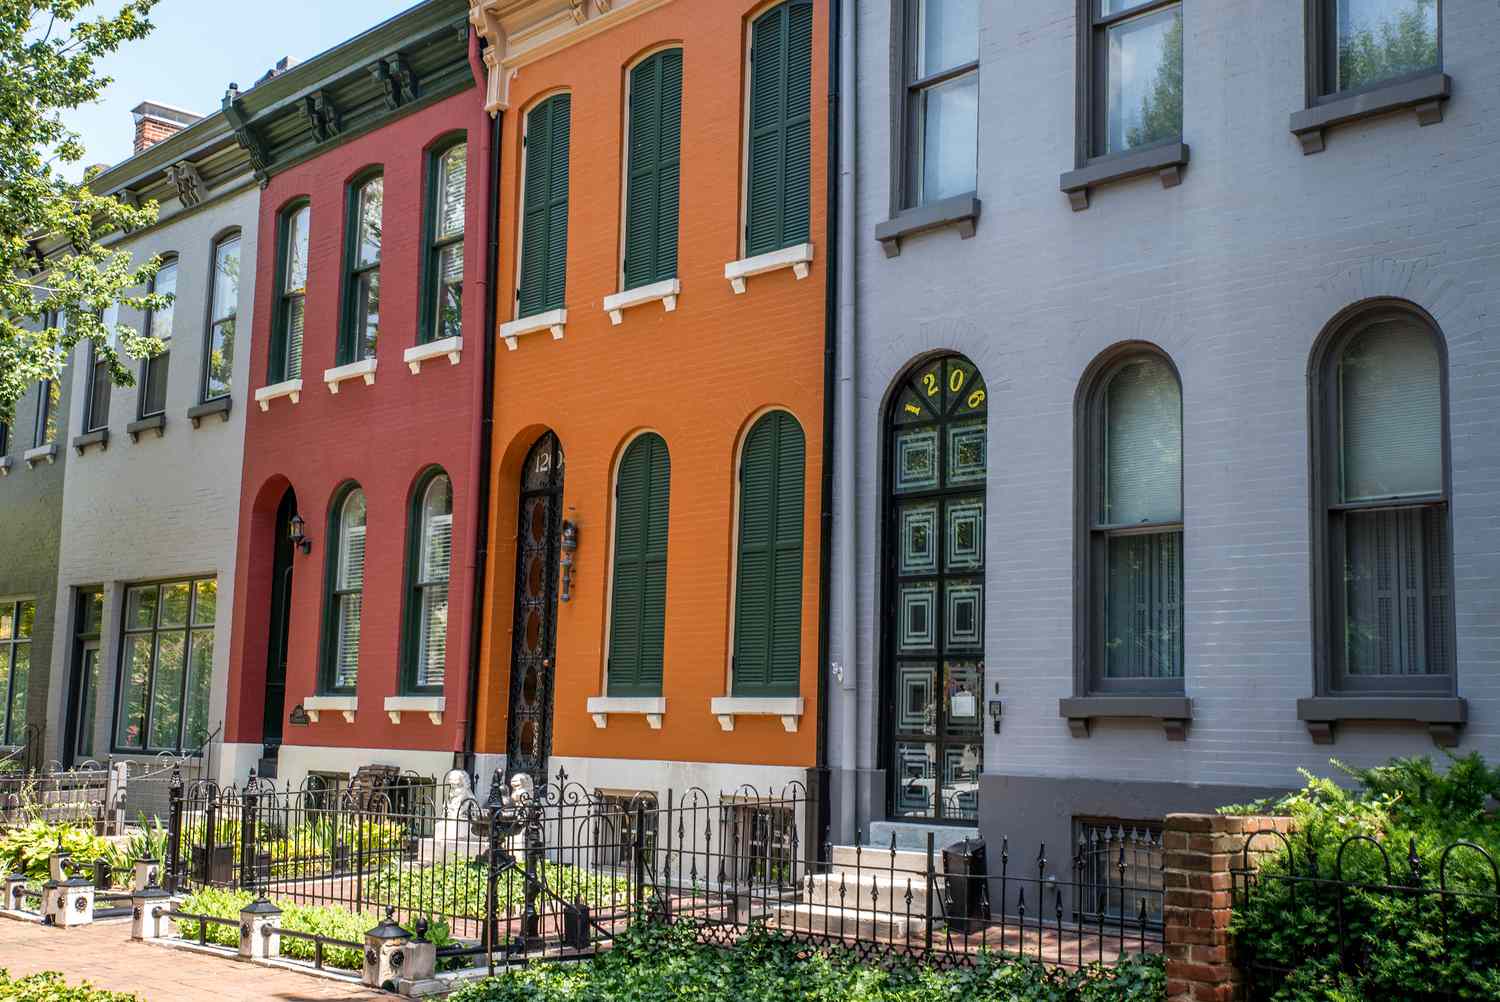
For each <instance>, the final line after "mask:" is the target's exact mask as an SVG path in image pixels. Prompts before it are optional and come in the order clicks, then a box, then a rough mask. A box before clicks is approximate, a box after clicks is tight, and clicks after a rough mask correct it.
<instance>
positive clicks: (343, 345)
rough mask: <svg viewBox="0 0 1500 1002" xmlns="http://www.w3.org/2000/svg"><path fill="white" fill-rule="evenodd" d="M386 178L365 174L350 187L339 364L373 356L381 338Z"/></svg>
mask: <svg viewBox="0 0 1500 1002" xmlns="http://www.w3.org/2000/svg"><path fill="white" fill-rule="evenodd" d="M384 206H385V178H383V177H382V176H380V175H379V174H376V175H374V176H373V177H368V176H367V177H366V178H365V179H364V180H362V181H360V182H358V183H356V184H354V185H352V186H351V187H350V189H349V210H348V212H349V215H348V220H349V232H348V234H347V236H346V237H345V244H344V268H345V275H344V331H343V337H341V338H340V339H339V353H338V361H339V364H340V365H345V364H348V363H350V362H358V361H360V360H361V359H366V358H374V357H375V342H376V341H378V340H379V338H380V242H381V226H382V223H381V217H382V214H383V210H384Z"/></svg>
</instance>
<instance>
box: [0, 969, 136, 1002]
mask: <svg viewBox="0 0 1500 1002" xmlns="http://www.w3.org/2000/svg"><path fill="white" fill-rule="evenodd" d="M0 999H5V1000H6V1002H142V999H141V997H140V996H139V995H129V994H126V993H125V992H111V991H105V990H104V989H103V988H95V987H94V986H93V985H91V984H89V983H88V982H87V981H85V982H83V983H82V984H79V985H70V984H68V983H67V982H66V981H64V980H63V976H62V975H61V974H59V973H57V972H56V971H43V972H42V973H40V974H31V975H27V976H26V977H24V978H12V977H11V976H10V974H9V972H7V971H6V970H5V969H4V968H0Z"/></svg>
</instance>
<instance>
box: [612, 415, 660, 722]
mask: <svg viewBox="0 0 1500 1002" xmlns="http://www.w3.org/2000/svg"><path fill="white" fill-rule="evenodd" d="M671 489H672V459H671V457H670V456H669V455H668V454H667V443H666V442H664V441H662V437H661V436H660V435H657V434H655V433H654V432H647V433H646V434H644V435H641V436H640V437H638V438H637V439H636V440H635V441H633V442H631V443H630V445H629V446H628V447H627V448H626V449H625V455H624V457H623V458H622V459H621V460H620V472H619V477H618V479H617V480H616V482H615V564H614V587H613V589H612V592H611V599H610V629H609V694H610V695H611V696H655V695H659V694H660V693H661V682H662V650H663V646H664V640H665V635H666V616H667V506H668V502H669V500H670V497H671Z"/></svg>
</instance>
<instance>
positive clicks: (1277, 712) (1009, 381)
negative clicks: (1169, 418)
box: [829, 0, 1500, 828]
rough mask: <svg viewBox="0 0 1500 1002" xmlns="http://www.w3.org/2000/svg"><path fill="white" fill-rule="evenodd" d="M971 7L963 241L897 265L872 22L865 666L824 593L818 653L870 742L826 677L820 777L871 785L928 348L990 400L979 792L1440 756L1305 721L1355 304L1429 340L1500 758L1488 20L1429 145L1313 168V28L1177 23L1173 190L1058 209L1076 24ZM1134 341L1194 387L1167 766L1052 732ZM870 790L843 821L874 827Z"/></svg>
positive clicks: (866, 184)
mask: <svg viewBox="0 0 1500 1002" xmlns="http://www.w3.org/2000/svg"><path fill="white" fill-rule="evenodd" d="M980 9H981V15H980V16H981V22H982V23H981V32H980V51H981V69H980V144H979V196H980V198H981V199H982V200H983V216H982V218H981V220H980V223H979V228H978V232H977V234H976V236H975V237H974V238H973V239H972V240H966V241H965V240H960V239H959V237H958V236H957V235H956V234H955V233H954V232H953V231H951V230H950V231H938V232H935V233H932V234H928V235H924V236H921V237H917V238H913V239H909V240H907V241H906V242H905V244H904V248H903V251H902V253H901V255H900V256H899V257H896V258H893V259H887V258H886V257H885V256H884V254H883V253H882V251H881V248H880V246H879V244H878V243H877V242H876V241H875V239H874V236H873V231H874V227H875V226H876V224H877V223H879V222H881V221H883V220H885V219H886V218H887V217H888V215H889V201H890V197H889V163H890V146H889V142H890V139H889V135H888V123H889V119H890V105H889V101H890V93H889V91H890V75H889V74H890V70H889V62H888V60H889V52H890V46H889V42H890V34H889V27H890V25H889V21H890V11H891V0H863V2H861V3H860V4H859V14H860V17H859V22H858V31H859V36H860V38H859V45H858V73H859V87H858V95H859V104H858V116H859V140H858V143H859V149H858V158H857V166H858V184H859V191H858V205H859V209H858V218H857V219H856V220H854V221H853V225H854V227H855V229H856V238H855V239H856V241H857V248H858V258H857V269H858V270H857V289H856V296H855V310H856V316H857V321H856V324H857V332H858V334H857V337H858V353H857V358H856V359H855V360H854V366H855V369H856V375H855V381H856V385H857V388H858V421H857V423H856V426H855V427H854V428H853V429H852V431H853V433H854V434H855V435H856V436H857V442H856V446H857V454H858V456H859V465H858V492H857V496H856V497H853V498H847V497H840V498H837V499H836V505H835V507H836V518H839V519H848V518H853V519H855V521H856V539H857V551H858V553H857V560H858V573H857V574H856V575H855V580H854V582H852V583H851V582H843V581H837V580H836V581H835V582H834V587H835V589H842V588H845V587H848V586H850V585H851V584H853V585H854V586H855V587H857V595H856V606H855V608H856V610H857V614H856V615H857V621H856V635H857V636H858V638H859V641H858V643H859V647H858V650H857V651H854V652H846V651H841V650H839V649H838V646H837V645H838V638H839V635H840V634H839V628H840V624H841V619H840V618H839V617H840V614H839V610H840V608H841V603H840V601H839V600H838V599H837V592H836V597H835V601H834V602H833V609H834V610H835V621H834V623H833V631H832V636H833V637H834V643H835V648H834V650H833V652H832V659H833V660H834V661H835V662H844V663H852V664H853V666H854V669H855V671H856V672H857V677H858V681H859V685H858V689H857V696H858V711H857V714H858V717H859V720H860V725H859V726H860V732H859V741H858V748H859V753H858V760H857V762H855V763H849V762H844V761H840V760H839V758H838V755H839V748H840V746H841V738H842V735H841V733H840V732H839V729H838V720H839V717H838V709H837V704H838V701H839V700H841V699H844V698H848V695H849V693H848V692H847V691H846V690H842V689H839V688H838V686H837V685H836V684H834V686H833V697H832V698H833V702H834V704H835V705H834V708H833V711H832V713H831V717H832V721H833V728H834V729H833V733H832V734H831V735H830V743H829V747H830V749H832V752H831V754H832V755H833V756H834V758H833V762H832V764H833V767H834V769H835V771H836V773H837V772H838V771H840V770H848V769H851V768H856V767H857V768H860V769H863V770H870V769H873V768H878V767H879V762H878V760H877V750H876V748H877V745H876V735H877V733H878V727H879V720H880V714H881V713H882V712H884V711H883V710H882V709H881V706H880V703H881V701H880V700H878V699H877V691H876V688H875V686H874V684H873V682H874V679H875V677H876V675H877V674H878V671H879V664H880V661H879V653H880V651H879V646H878V643H879V642H878V638H879V636H880V631H881V624H880V623H879V622H878V618H879V608H878V606H877V595H878V574H879V565H878V563H877V560H876V555H877V554H878V553H879V552H880V545H881V538H880V533H879V520H880V511H881V509H880V495H879V485H880V472H881V467H880V462H881V458H880V457H881V448H882V438H881V428H882V420H883V399H884V395H885V394H886V392H887V390H888V389H889V387H890V386H891V384H892V381H893V380H894V379H895V378H896V376H897V375H898V374H899V373H900V372H901V371H902V370H903V368H904V367H905V366H906V365H907V364H908V363H909V362H910V361H911V360H912V359H913V358H914V357H916V356H918V355H920V354H921V353H924V352H928V351H932V350H938V349H951V350H957V351H960V352H963V353H965V354H966V355H968V356H969V357H970V358H971V359H973V361H974V362H976V363H977V364H978V365H979V367H980V369H981V370H982V371H983V373H984V375H985V377H986V379H987V380H988V382H989V386H990V417H989V469H990V475H989V485H988V503H989V530H988V536H987V560H988V575H987V587H988V591H987V602H986V672H987V684H986V696H987V697H992V696H993V694H994V691H995V687H996V686H998V688H999V696H1000V698H1001V699H1003V700H1004V723H1003V731H1002V733H1001V734H999V735H998V736H997V735H994V734H992V733H990V729H989V727H988V726H986V728H985V731H986V737H985V769H986V772H988V773H994V774H998V775H1002V776H1015V777H1038V776H1045V777H1070V776H1076V777H1094V778H1103V779H1112V780H1120V781H1154V782H1156V781H1165V782H1172V783H1182V784H1189V783H1192V784H1226V785H1237V786H1243V787H1253V786H1291V785H1294V784H1296V783H1297V782H1298V776H1297V773H1296V769H1297V767H1299V766H1303V767H1309V768H1326V765H1327V760H1328V758H1329V756H1330V754H1333V755H1337V756H1338V757H1340V758H1341V759H1344V760H1347V761H1350V762H1354V763H1372V762H1376V761H1381V760H1384V759H1386V758H1387V757H1389V756H1392V755H1397V754H1433V753H1434V748H1433V745H1432V743H1431V741H1430V740H1429V738H1428V736H1427V734H1426V732H1425V730H1423V729H1422V728H1420V727H1417V726H1406V725H1384V726H1381V725H1372V724H1349V725H1346V726H1344V727H1343V728H1341V730H1340V732H1339V736H1338V742H1337V744H1336V745H1334V746H1333V747H1331V748H1329V747H1324V746H1314V745H1313V744H1312V742H1311V739H1310V738H1309V736H1308V734H1307V731H1306V730H1305V728H1304V726H1303V725H1302V724H1301V723H1300V722H1299V721H1298V720H1297V717H1296V700H1297V699H1298V698H1299V697H1305V696H1310V695H1312V688H1313V674H1312V631H1311V612H1310V608H1311V597H1310V569H1309V552H1308V551H1309V492H1308V472H1307V470H1308V429H1307V366H1308V358H1309V352H1310V350H1311V348H1312V346H1313V343H1314V341H1315V339H1316V338H1317V337H1318V335H1319V333H1320V332H1321V330H1322V329H1323V327H1324V325H1325V324H1326V323H1327V321H1328V320H1329V319H1330V318H1332V317H1333V316H1334V314H1335V313H1337V312H1338V311H1339V310H1340V309H1342V308H1343V307H1345V306H1347V305H1349V304H1352V303H1355V302H1357V301H1359V300H1361V299H1364V298H1368V297H1372V296H1396V297H1401V298H1405V299H1409V300H1411V301H1413V302H1415V303H1417V304H1419V305H1421V306H1422V307H1424V308H1425V309H1427V310H1428V311H1430V312H1431V314H1432V315H1433V316H1434V317H1436V319H1437V320H1438V322H1439V323H1440V325H1441V327H1442V330H1443V333H1444V335H1445V337H1446V341H1447V348H1448V355H1449V365H1450V369H1449V377H1450V379H1449V383H1450V399H1449V414H1450V419H1451V428H1452V463H1453V466H1452V483H1453V529H1454V540H1455V565H1454V566H1455V575H1454V576H1455V587H1456V596H1457V598H1456V612H1457V634H1458V669H1457V670H1458V679H1459V682H1458V684H1459V694H1460V695H1461V696H1463V697H1465V698H1466V699H1467V700H1468V707H1469V715H1470V723H1469V725H1468V727H1467V729H1466V730H1465V731H1464V732H1463V735H1462V739H1461V746H1460V751H1466V750H1471V749H1477V750H1480V751H1482V752H1484V753H1485V754H1486V755H1487V756H1488V757H1490V758H1491V759H1500V630H1497V629H1496V626H1495V624H1496V623H1500V446H1497V444H1496V443H1497V442H1500V406H1497V404H1500V183H1497V180H1496V178H1497V172H1500V58H1497V55H1500V7H1496V5H1495V4H1494V3H1493V2H1489V0H1446V2H1445V3H1444V5H1443V56H1444V69H1445V70H1446V72H1447V73H1449V74H1450V75H1451V77H1452V79H1453V98H1452V100H1451V101H1450V102H1448V104H1447V107H1446V111H1445V114H1444V120H1443V121H1442V122H1441V123H1440V124H1436V125H1433V126H1430V127H1426V128H1419V127H1418V125H1417V123H1416V121H1415V119H1414V116H1413V115H1412V114H1411V113H1410V112H1406V113H1395V114H1391V115H1389V116H1386V117H1383V118H1380V119H1377V120H1373V121H1370V122H1367V123H1361V124H1356V125H1353V126H1347V127H1343V128H1339V129H1335V130H1332V131H1330V132H1329V134H1328V137H1327V141H1328V142H1327V149H1326V151H1325V152H1323V153H1320V154H1316V155H1313V156H1304V155H1303V154H1302V152H1301V150H1300V147H1299V145H1298V142H1297V139H1296V138H1295V137H1294V136H1292V135H1291V134H1290V133H1289V132H1288V131H1287V118H1288V115H1289V114H1290V113H1291V112H1293V111H1295V110H1298V109H1300V108H1302V107H1303V106H1304V95H1303V86H1304V74H1303V62H1302V60H1303V24H1302V21H1303V5H1302V4H1301V3H1297V2H1293V0H1280V2H1276V3H1257V4H1208V3H1194V2H1192V0H1188V2H1187V3H1185V4H1184V19H1185V39H1186V42H1185V53H1186V55H1185V70H1184V76H1185V81H1184V92H1185V95H1186V96H1185V112H1184V118H1185V121H1184V139H1185V140H1186V141H1187V142H1188V143H1189V144H1190V146H1191V148H1192V162H1191V164H1190V165H1189V166H1188V168H1187V171H1186V174H1185V177H1184V180H1183V183H1182V184H1181V186H1180V187H1176V188H1172V189H1163V188H1162V187H1161V185H1160V184H1159V183H1158V182H1157V181H1156V180H1155V179H1154V178H1149V177H1148V178H1145V179H1141V180H1135V181H1129V182H1125V183H1121V184H1117V185H1113V186H1109V187H1106V188H1101V189H1099V190H1097V191H1096V192H1095V194H1094V198H1093V204H1092V207H1091V208H1089V209H1088V210H1086V211H1083V212H1077V213H1075V212H1072V211H1070V209H1069V207H1068V203H1067V199H1066V197H1065V196H1064V195H1062V194H1061V193H1060V192H1059V191H1058V189H1057V184H1058V175H1059V174H1060V173H1061V172H1063V171H1065V170H1068V169H1070V168H1071V167H1072V166H1073V147H1074V100H1075V85H1074V76H1073V67H1074V62H1075V48H1074V47H1075V35H1074V30H1075V26H1074V13H1075V7H1074V5H1073V4H1071V3H1069V4H1058V3H1055V2H1051V0H1019V2H1017V3H1012V4H994V3H982V4H981V5H980ZM1128 339H1141V340H1146V341H1151V342H1153V343H1155V344H1157V345H1158V346H1160V347H1161V348H1162V349H1163V350H1164V351H1165V352H1166V353H1167V354H1168V355H1170V356H1171V358H1172V360H1173V361H1174V362H1175V363H1176V365H1177V367H1178V369H1179V371H1180V372H1181V375H1182V388H1183V410H1184V421H1185V432H1184V443H1185V445H1184V447H1185V459H1184V467H1185V468H1184V494H1185V512H1186V530H1185V555H1184V560H1185V575H1186V589H1187V595H1186V599H1187V608H1186V621H1185V634H1186V688H1187V694H1188V695H1189V696H1190V697H1191V698H1192V699H1193V701H1194V714H1195V719H1194V721H1193V724H1192V727H1191V730H1190V731H1189V734H1188V738H1187V741H1186V742H1185V743H1168V742H1167V741H1166V740H1165V739H1164V737H1163V734H1162V730H1161V728H1160V727H1159V726H1158V725H1156V724H1152V723H1146V722H1140V723H1132V722H1124V721H1102V722H1099V723H1097V724H1096V726H1095V728H1094V732H1093V736H1092V737H1090V738H1088V739H1082V740H1081V739H1075V738H1072V737H1070V736H1069V733H1068V728H1067V724H1066V721H1064V720H1062V719H1060V718H1059V716H1058V705H1057V704H1058V699H1059V698H1060V697H1064V696H1068V695H1071V690H1072V678H1073V665H1072V629H1073V627H1072V615H1073V540H1074V535H1073V533H1074V529H1073V525H1072V512H1073V486H1074V471H1073V468H1072V466H1073V458H1072V457H1073V447H1074V438H1073V436H1074V427H1073V424H1074V421H1073V413H1074V394H1075V391H1076V389H1077V386H1078V380H1079V378H1080V375H1081V374H1082V373H1083V371H1084V370H1085V368H1086V367H1087V366H1088V364H1089V363H1090V361H1091V360H1092V359H1094V358H1095V357H1096V356H1097V355H1098V354H1099V353H1100V352H1101V351H1103V350H1104V349H1105V348H1107V347H1109V346H1110V345H1112V344H1115V343H1117V342H1119V341H1123V340H1128ZM841 431H842V433H848V432H850V431H851V429H847V428H846V429H842V430H841ZM835 566H837V562H835ZM843 776H844V779H843V781H852V780H850V779H849V773H848V772H844V773H843ZM1184 789H1185V788H1184ZM871 792H872V793H873V794H874V797H873V798H872V799H873V801H874V802H873V803H871V804H867V805H866V808H865V812H864V816H863V817H862V818H861V819H859V820H860V823H862V824H863V823H864V822H866V821H868V819H869V817H870V816H871V815H873V816H875V817H879V816H881V812H882V811H883V791H882V790H880V789H879V788H878V787H876V788H874V789H873V790H872V791H871ZM1051 807H1052V808H1055V809H1057V810H1060V811H1062V810H1067V809H1068V808H1067V806H1066V804H1065V803H1064V802H1063V801H1057V802H1053V803H1051ZM1006 809H1007V807H1006V805H1004V804H993V803H991V804H987V805H986V806H985V807H984V808H983V810H985V811H986V812H987V815H988V816H989V817H991V818H993V817H994V816H995V814H996V812H1003V811H1005V810H1006ZM986 828H989V822H986Z"/></svg>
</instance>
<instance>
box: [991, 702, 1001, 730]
mask: <svg viewBox="0 0 1500 1002" xmlns="http://www.w3.org/2000/svg"><path fill="white" fill-rule="evenodd" d="M990 724H991V725H992V726H993V727H994V728H995V733H996V734H999V733H1000V700H998V699H992V700H990Z"/></svg>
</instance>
